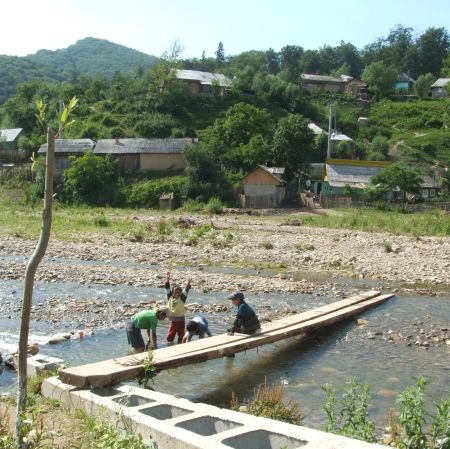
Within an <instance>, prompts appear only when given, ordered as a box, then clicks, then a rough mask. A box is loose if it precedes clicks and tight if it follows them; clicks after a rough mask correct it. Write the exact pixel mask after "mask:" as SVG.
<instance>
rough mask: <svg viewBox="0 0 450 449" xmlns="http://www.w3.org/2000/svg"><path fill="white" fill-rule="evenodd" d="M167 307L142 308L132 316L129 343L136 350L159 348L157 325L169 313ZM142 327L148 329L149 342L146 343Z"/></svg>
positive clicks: (128, 329) (129, 325) (128, 333)
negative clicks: (156, 308)
mask: <svg viewBox="0 0 450 449" xmlns="http://www.w3.org/2000/svg"><path fill="white" fill-rule="evenodd" d="M168 313H169V312H168V310H167V309H166V308H163V309H158V310H141V311H140V312H138V313H136V314H135V315H133V316H132V317H131V320H130V321H129V322H128V324H127V338H128V343H129V344H130V345H131V346H132V347H133V349H134V350H135V351H136V352H144V351H145V349H146V348H147V349H148V348H152V349H157V348H158V344H157V337H156V327H157V326H158V321H162V320H164V319H165V318H166V317H167V315H168ZM141 329H145V330H146V331H147V336H148V342H147V345H146V344H145V343H144V339H143V338H142V332H141Z"/></svg>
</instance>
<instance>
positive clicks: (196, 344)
mask: <svg viewBox="0 0 450 449" xmlns="http://www.w3.org/2000/svg"><path fill="white" fill-rule="evenodd" d="M392 296H393V295H384V296H380V292H378V291H369V292H365V293H362V294H360V295H357V296H354V297H352V298H348V299H344V300H341V301H337V302H335V303H332V304H328V305H326V306H322V307H318V308H316V309H313V310H311V311H307V312H303V313H300V314H296V315H292V316H289V317H286V318H282V319H280V320H276V321H273V322H271V323H267V324H264V325H263V327H262V332H261V333H260V334H258V335H256V336H249V335H244V334H235V335H232V336H231V335H226V334H221V335H217V336H214V337H210V338H206V339H201V340H196V341H193V342H190V343H189V344H185V345H176V346H169V347H165V348H161V349H158V350H156V351H154V356H153V363H154V366H155V368H156V369H158V370H163V369H168V368H174V367H178V366H182V365H186V364H190V363H197V362H201V361H205V360H210V359H213V358H218V357H223V356H224V355H229V354H234V353H236V352H241V351H244V350H246V349H250V348H254V347H257V346H261V345H264V344H268V343H272V342H274V341H278V340H282V339H284V338H289V337H290V336H294V335H298V334H300V333H303V332H307V331H308V329H309V328H310V327H308V326H313V327H311V329H313V328H314V326H315V325H316V324H315V323H320V324H319V326H320V327H322V326H324V325H327V324H332V323H334V322H336V321H339V320H342V319H345V318H347V317H348V316H350V315H353V314H356V313H358V312H360V311H363V310H365V309H366V308H367V307H370V306H371V305H375V304H377V303H379V302H382V301H384V300H386V299H387V298H390V297H392ZM322 318H323V319H322ZM146 357H147V354H146V353H141V354H135V355H133V356H126V357H121V358H117V359H114V360H105V361H102V362H96V363H91V364H88V365H83V366H78V367H72V368H66V369H64V370H62V371H61V372H60V374H59V377H60V379H61V380H62V381H63V382H65V383H68V384H71V385H75V386H77V387H88V386H93V387H102V386H105V385H111V384H114V383H118V382H121V381H123V380H129V379H133V378H135V377H138V376H139V375H140V374H141V373H142V369H143V363H144V361H145V359H146Z"/></svg>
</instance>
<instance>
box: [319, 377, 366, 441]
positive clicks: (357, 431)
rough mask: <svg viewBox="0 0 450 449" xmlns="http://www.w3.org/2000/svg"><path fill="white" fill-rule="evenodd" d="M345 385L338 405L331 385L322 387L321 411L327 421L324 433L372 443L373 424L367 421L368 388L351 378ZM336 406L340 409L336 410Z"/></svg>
mask: <svg viewBox="0 0 450 449" xmlns="http://www.w3.org/2000/svg"><path fill="white" fill-rule="evenodd" d="M347 385H348V388H347V391H346V393H345V394H344V395H343V397H342V401H341V403H340V404H338V401H337V399H336V394H335V392H334V390H333V388H332V387H331V385H329V384H326V385H324V386H323V387H322V389H323V391H324V392H325V403H324V405H323V407H322V409H323V410H324V411H325V413H326V415H327V419H328V423H327V425H326V427H325V431H326V432H331V433H336V434H339V435H344V436H348V437H351V438H357V439H359V440H364V441H368V442H374V441H375V424H374V423H373V422H372V421H370V420H369V419H368V401H369V390H370V389H369V386H368V385H367V384H361V383H359V382H358V380H357V379H356V378H352V379H351V380H350V381H349V382H347ZM338 405H339V406H340V409H339V410H336V407H337V406H338Z"/></svg>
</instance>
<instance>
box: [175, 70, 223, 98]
mask: <svg viewBox="0 0 450 449" xmlns="http://www.w3.org/2000/svg"><path fill="white" fill-rule="evenodd" d="M175 78H176V79H178V80H183V81H185V82H186V83H188V85H189V87H190V89H191V93H192V94H194V95H195V94H199V93H201V92H210V91H211V87H212V86H213V85H215V86H217V87H218V88H219V91H220V94H221V95H224V94H225V91H226V90H228V89H230V87H231V80H230V79H229V78H227V77H226V76H225V75H223V74H222V73H211V72H201V71H200V70H184V69H178V70H176V71H175Z"/></svg>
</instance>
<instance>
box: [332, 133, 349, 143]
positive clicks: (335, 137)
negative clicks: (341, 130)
mask: <svg viewBox="0 0 450 449" xmlns="http://www.w3.org/2000/svg"><path fill="white" fill-rule="evenodd" d="M330 140H336V141H339V142H342V141H343V142H353V139H352V138H351V137H348V136H346V135H345V134H336V133H332V134H331V138H330Z"/></svg>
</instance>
